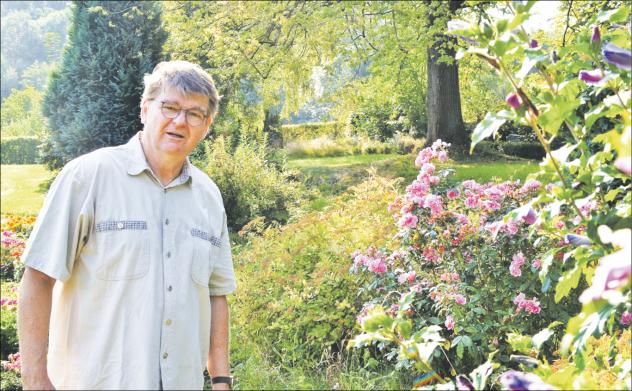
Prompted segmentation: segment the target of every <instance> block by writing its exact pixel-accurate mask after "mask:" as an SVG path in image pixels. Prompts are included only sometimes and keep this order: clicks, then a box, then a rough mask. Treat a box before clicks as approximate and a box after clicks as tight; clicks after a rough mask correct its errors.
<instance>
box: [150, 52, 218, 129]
mask: <svg viewBox="0 0 632 391" xmlns="http://www.w3.org/2000/svg"><path fill="white" fill-rule="evenodd" d="M143 80H144V82H145V90H144V91H143V98H142V100H141V105H142V103H143V102H145V101H147V100H150V99H153V98H155V97H156V96H158V95H159V94H160V93H161V92H162V91H164V89H165V88H175V89H176V90H177V91H178V92H179V93H181V94H183V95H188V94H199V95H203V96H206V97H207V98H208V109H209V115H210V116H211V118H215V114H217V109H218V106H219V100H220V99H221V96H219V94H218V93H217V89H216V88H215V83H213V78H212V77H211V75H209V74H208V73H207V72H206V71H205V70H204V69H202V67H201V66H199V65H197V64H193V63H190V62H188V61H182V60H178V61H163V62H161V63H159V64H158V65H156V67H155V68H154V70H153V71H152V73H151V74H149V73H147V74H145V77H144V78H143Z"/></svg>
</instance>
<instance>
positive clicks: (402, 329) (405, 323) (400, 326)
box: [397, 320, 413, 339]
mask: <svg viewBox="0 0 632 391" xmlns="http://www.w3.org/2000/svg"><path fill="white" fill-rule="evenodd" d="M412 330H413V323H412V322H411V321H410V320H400V321H398V322H397V331H398V332H399V335H401V336H402V338H404V339H408V338H410V335H411V334H412Z"/></svg>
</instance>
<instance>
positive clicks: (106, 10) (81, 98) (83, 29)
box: [43, 1, 166, 168]
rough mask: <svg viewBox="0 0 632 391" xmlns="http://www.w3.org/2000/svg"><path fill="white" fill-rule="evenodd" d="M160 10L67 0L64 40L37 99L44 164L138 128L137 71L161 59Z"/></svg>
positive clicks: (116, 140)
mask: <svg viewBox="0 0 632 391" xmlns="http://www.w3.org/2000/svg"><path fill="white" fill-rule="evenodd" d="M160 13H161V11H160V6H159V5H158V4H156V3H155V2H135V1H91V2H84V1H81V2H77V3H75V4H74V9H73V14H72V21H71V23H72V24H71V27H70V32H69V37H68V44H67V46H66V49H65V51H64V54H63V58H62V63H61V66H60V68H59V69H58V70H57V71H56V72H55V73H53V74H52V75H51V78H50V82H49V85H48V91H47V94H46V97H45V99H44V113H45V115H46V116H47V117H48V119H49V125H50V136H49V139H48V140H47V142H46V143H45V147H44V154H43V160H44V162H45V163H46V164H47V165H48V166H49V168H59V167H61V166H63V165H64V164H65V163H66V162H68V161H69V160H71V159H73V158H75V157H77V156H79V155H82V154H85V153H88V152H90V151H92V150H95V149H97V148H101V147H104V146H110V145H119V144H122V143H125V142H126V141H127V140H128V139H129V138H130V137H131V136H132V135H133V134H134V133H135V132H137V131H138V130H140V129H141V127H142V125H141V123H140V118H139V103H140V98H141V95H142V91H143V75H144V74H145V73H148V72H151V70H152V69H153V67H154V66H155V65H156V64H157V63H158V62H159V61H160V60H161V56H162V46H163V44H164V42H165V40H166V33H165V32H164V30H163V29H162V26H161V20H160Z"/></svg>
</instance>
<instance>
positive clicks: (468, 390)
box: [456, 375, 474, 391]
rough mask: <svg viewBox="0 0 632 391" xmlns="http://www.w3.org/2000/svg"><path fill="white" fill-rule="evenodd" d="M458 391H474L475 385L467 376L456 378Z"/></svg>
mask: <svg viewBox="0 0 632 391" xmlns="http://www.w3.org/2000/svg"><path fill="white" fill-rule="evenodd" d="M456 389H457V390H459V391H474V385H473V384H472V382H471V381H470V379H468V378H467V376H465V375H458V376H457V377H456Z"/></svg>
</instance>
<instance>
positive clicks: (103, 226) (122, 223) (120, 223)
mask: <svg viewBox="0 0 632 391" xmlns="http://www.w3.org/2000/svg"><path fill="white" fill-rule="evenodd" d="M125 229H127V230H146V229H147V222H146V221H142V220H107V221H100V222H98V223H97V226H96V230H97V232H104V231H122V230H125Z"/></svg>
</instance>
